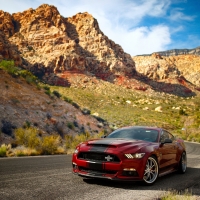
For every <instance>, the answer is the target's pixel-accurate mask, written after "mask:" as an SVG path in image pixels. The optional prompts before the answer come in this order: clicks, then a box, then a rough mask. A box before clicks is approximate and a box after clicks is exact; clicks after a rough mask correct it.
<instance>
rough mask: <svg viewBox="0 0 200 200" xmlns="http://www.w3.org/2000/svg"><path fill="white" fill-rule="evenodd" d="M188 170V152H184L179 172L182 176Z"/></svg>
mask: <svg viewBox="0 0 200 200" xmlns="http://www.w3.org/2000/svg"><path fill="white" fill-rule="evenodd" d="M186 169H187V156H186V152H183V153H182V155H181V159H180V162H179V172H180V173H181V174H184V173H185V172H186Z"/></svg>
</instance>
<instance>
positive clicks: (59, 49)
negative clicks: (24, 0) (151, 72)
mask: <svg viewBox="0 0 200 200" xmlns="http://www.w3.org/2000/svg"><path fill="white" fill-rule="evenodd" d="M1 21H2V23H3V25H2V26H0V31H1V32H3V33H4V35H5V37H6V38H8V40H9V42H10V44H15V45H16V46H17V47H18V50H19V52H20V55H21V57H23V59H24V62H23V63H22V64H23V67H24V68H27V69H29V70H31V71H33V72H34V73H36V74H37V73H38V72H40V74H41V72H42V74H41V75H44V74H46V76H47V77H48V75H49V74H50V73H55V74H57V73H62V72H64V71H66V70H73V71H74V70H75V71H79V72H85V71H88V72H91V73H93V74H95V75H98V76H99V77H101V76H102V77H104V78H108V79H109V78H110V75H111V74H114V75H115V74H126V75H132V74H134V73H135V68H134V62H133V60H132V58H131V56H130V55H129V54H126V53H124V51H123V49H122V48H121V47H120V46H119V45H117V44H115V43H114V42H113V41H111V40H110V39H109V38H108V37H107V36H105V35H104V34H103V32H102V31H100V29H99V26H98V22H97V20H96V19H94V18H93V17H92V16H91V15H90V14H88V13H78V14H77V15H75V16H73V17H71V18H64V17H62V16H61V15H60V14H59V12H58V10H57V8H56V7H54V6H49V5H47V4H43V5H41V6H40V7H38V8H37V9H36V10H34V9H29V10H26V11H24V12H22V13H15V14H13V15H12V16H11V15H10V14H8V13H5V12H3V11H1ZM0 54H2V51H0ZM2 57H5V56H4V55H2ZM20 64H21V63H20Z"/></svg>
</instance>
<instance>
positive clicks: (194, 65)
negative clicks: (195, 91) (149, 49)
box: [133, 53, 200, 87]
mask: <svg viewBox="0 0 200 200" xmlns="http://www.w3.org/2000/svg"><path fill="white" fill-rule="evenodd" d="M133 60H134V62H135V67H136V70H137V72H139V73H141V74H143V75H145V76H147V77H149V78H151V79H153V80H166V79H168V80H169V79H177V80H179V82H180V80H182V82H181V83H182V84H184V81H185V80H187V81H189V82H191V83H192V84H194V85H196V86H197V87H200V56H197V55H178V56H161V55H160V54H157V53H154V54H152V55H151V56H135V57H133ZM183 77H184V78H183Z"/></svg>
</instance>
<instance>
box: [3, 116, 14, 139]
mask: <svg viewBox="0 0 200 200" xmlns="http://www.w3.org/2000/svg"><path fill="white" fill-rule="evenodd" d="M1 122H2V127H1V131H2V132H3V133H5V134H7V135H12V128H14V127H13V125H12V124H11V122H9V121H7V120H5V119H2V120H1Z"/></svg>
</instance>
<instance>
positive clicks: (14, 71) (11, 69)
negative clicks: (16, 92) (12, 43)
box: [0, 60, 19, 76]
mask: <svg viewBox="0 0 200 200" xmlns="http://www.w3.org/2000/svg"><path fill="white" fill-rule="evenodd" d="M0 68H1V69H4V70H6V71H7V72H8V73H9V74H10V75H12V76H18V75H19V68H18V67H16V66H15V63H14V61H13V60H12V61H8V60H2V61H1V62H0Z"/></svg>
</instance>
